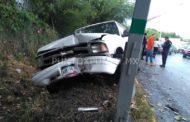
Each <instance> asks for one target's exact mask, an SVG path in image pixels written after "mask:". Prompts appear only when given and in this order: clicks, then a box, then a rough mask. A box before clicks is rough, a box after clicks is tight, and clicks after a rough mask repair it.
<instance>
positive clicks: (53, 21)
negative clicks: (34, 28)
mask: <svg viewBox="0 0 190 122" xmlns="http://www.w3.org/2000/svg"><path fill="white" fill-rule="evenodd" d="M127 1H128V0H40V1H38V0H29V4H30V6H31V8H30V9H31V11H33V13H35V14H37V15H38V17H39V18H41V19H42V20H43V21H45V22H47V23H48V24H49V25H51V26H52V27H53V28H55V29H56V30H57V31H58V32H59V34H60V36H65V35H68V34H71V33H72V32H73V31H74V29H76V28H78V27H81V26H84V25H87V24H91V23H95V22H100V21H105V20H117V21H119V22H122V21H123V20H124V19H125V18H126V17H128V16H130V15H131V14H132V10H133V9H132V8H133V4H129V3H128V2H127Z"/></svg>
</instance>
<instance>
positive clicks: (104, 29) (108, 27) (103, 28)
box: [75, 22, 119, 35]
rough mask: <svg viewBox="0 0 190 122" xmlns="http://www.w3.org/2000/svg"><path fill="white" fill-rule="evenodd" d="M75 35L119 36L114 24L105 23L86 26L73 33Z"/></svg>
mask: <svg viewBox="0 0 190 122" xmlns="http://www.w3.org/2000/svg"><path fill="white" fill-rule="evenodd" d="M75 32H76V33H110V34H117V35H119V30H118V27H117V26H116V23H115V22H107V23H100V24H94V25H90V26H86V27H83V28H80V29H77V30H76V31H75Z"/></svg>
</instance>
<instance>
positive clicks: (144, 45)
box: [141, 33, 147, 60]
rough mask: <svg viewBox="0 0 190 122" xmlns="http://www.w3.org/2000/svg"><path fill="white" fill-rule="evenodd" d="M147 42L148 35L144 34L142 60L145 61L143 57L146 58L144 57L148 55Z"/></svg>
mask: <svg viewBox="0 0 190 122" xmlns="http://www.w3.org/2000/svg"><path fill="white" fill-rule="evenodd" d="M146 40H147V38H146V33H144V38H143V45H142V54H141V60H143V57H144V55H145V53H146V43H147V42H146Z"/></svg>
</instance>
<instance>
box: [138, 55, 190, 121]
mask: <svg viewBox="0 0 190 122" xmlns="http://www.w3.org/2000/svg"><path fill="white" fill-rule="evenodd" d="M155 62H156V66H149V65H145V63H144V61H142V62H141V65H140V69H141V71H140V72H139V74H138V79H139V81H140V82H141V83H142V86H143V87H144V89H145V91H146V92H147V97H148V99H149V102H150V104H151V105H152V106H153V107H154V109H155V112H156V114H157V116H158V120H159V122H175V121H176V122H177V120H176V119H175V117H179V115H180V116H182V117H183V118H184V120H185V121H188V122H189V121H190V58H189V59H185V58H182V55H180V54H172V55H169V56H168V59H167V64H166V67H165V68H160V66H159V65H160V64H161V62H162V60H161V56H160V55H158V56H157V57H156V59H155ZM184 120H182V121H184Z"/></svg>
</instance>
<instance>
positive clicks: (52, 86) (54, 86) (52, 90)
mask: <svg viewBox="0 0 190 122" xmlns="http://www.w3.org/2000/svg"><path fill="white" fill-rule="evenodd" d="M59 88H60V85H59V83H58V82H55V83H51V84H49V85H48V86H46V89H47V90H48V92H49V93H50V94H53V93H57V92H58V91H59Z"/></svg>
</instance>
